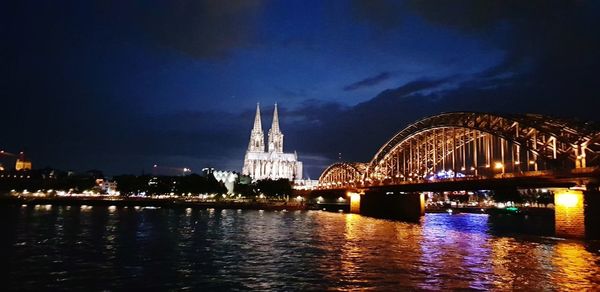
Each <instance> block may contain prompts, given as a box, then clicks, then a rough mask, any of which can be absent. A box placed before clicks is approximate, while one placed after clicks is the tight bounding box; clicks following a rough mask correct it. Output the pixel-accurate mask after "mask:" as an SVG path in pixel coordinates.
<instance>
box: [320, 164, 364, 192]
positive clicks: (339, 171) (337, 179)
mask: <svg viewBox="0 0 600 292" xmlns="http://www.w3.org/2000/svg"><path fill="white" fill-rule="evenodd" d="M367 166H368V164H367V163H360V162H338V163H334V164H332V165H330V166H329V167H327V169H325V171H323V173H322V174H321V177H319V183H320V184H323V186H327V187H332V188H333V187H347V186H356V185H360V184H361V182H362V181H363V177H364V175H365V171H366V169H367Z"/></svg>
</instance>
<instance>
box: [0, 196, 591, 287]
mask: <svg viewBox="0 0 600 292" xmlns="http://www.w3.org/2000/svg"><path fill="white" fill-rule="evenodd" d="M0 214H1V215H0V216H1V217H0V219H1V220H0V222H1V223H0V227H1V228H2V229H1V231H2V234H3V236H2V237H1V239H0V242H1V243H2V245H1V246H0V247H1V250H2V251H1V252H2V256H3V257H2V258H3V259H7V261H6V262H7V263H8V266H9V267H10V269H9V271H8V279H9V282H8V285H7V286H6V287H10V288H11V289H12V290H21V289H26V290H32V289H40V288H48V289H53V288H61V289H82V288H90V287H92V288H96V289H116V288H121V289H136V290H137V289H141V288H150V289H180V288H206V289H213V290H215V289H233V290H237V289H262V290H267V289H272V290H307V289H310V290H322V289H333V290H349V289H379V290H398V289H423V290H437V289H444V288H446V289H477V290H490V289H492V290H506V289H524V290H548V289H558V290H562V289H579V290H580V289H597V288H599V287H600V267H599V263H600V252H599V247H600V246H599V244H598V242H590V241H587V242H584V241H565V240H558V239H552V238H542V237H531V236H518V237H502V236H497V235H494V234H491V232H490V228H489V222H488V221H489V220H488V217H487V216H485V215H473V214H459V215H448V214H428V215H426V216H425V217H424V218H423V219H422V222H421V223H420V224H410V223H402V222H394V221H386V220H378V219H374V218H368V217H363V216H360V215H354V214H340V213H326V212H318V211H311V212H268V211H240V210H215V209H208V210H207V209H165V208H162V209H134V208H120V207H116V208H110V207H93V208H92V207H85V208H67V207H60V206H54V207H51V208H46V207H44V208H29V207H6V206H4V207H0Z"/></svg>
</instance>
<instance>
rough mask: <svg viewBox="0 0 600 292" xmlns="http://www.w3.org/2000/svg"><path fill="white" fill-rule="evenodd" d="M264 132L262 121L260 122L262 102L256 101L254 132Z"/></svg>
mask: <svg viewBox="0 0 600 292" xmlns="http://www.w3.org/2000/svg"><path fill="white" fill-rule="evenodd" d="M257 131H260V132H262V123H261V122H260V103H258V102H257V103H256V116H254V128H252V132H257Z"/></svg>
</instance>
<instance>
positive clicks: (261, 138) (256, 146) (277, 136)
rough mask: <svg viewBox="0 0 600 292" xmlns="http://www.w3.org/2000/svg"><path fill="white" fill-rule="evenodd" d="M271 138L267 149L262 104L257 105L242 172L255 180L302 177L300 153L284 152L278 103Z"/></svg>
mask: <svg viewBox="0 0 600 292" xmlns="http://www.w3.org/2000/svg"><path fill="white" fill-rule="evenodd" d="M268 137H269V140H268V142H269V143H268V144H267V145H266V146H267V151H265V135H264V132H263V130H262V124H261V119H260V106H259V105H258V104H257V105H256V116H255V117H254V127H253V128H252V131H251V132H250V143H249V145H248V150H247V151H246V156H245V157H244V168H243V169H242V174H244V175H249V176H250V177H252V179H253V180H259V179H280V178H286V179H289V180H290V181H294V180H295V179H301V178H302V162H300V161H298V155H297V154H296V153H295V152H294V153H284V152H283V133H281V129H280V128H279V116H278V114H277V104H275V110H274V112H273V123H272V124H271V129H270V130H269V134H268Z"/></svg>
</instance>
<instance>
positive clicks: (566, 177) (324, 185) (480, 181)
mask: <svg viewBox="0 0 600 292" xmlns="http://www.w3.org/2000/svg"><path fill="white" fill-rule="evenodd" d="M599 182H600V130H599V129H598V128H597V127H596V125H593V124H591V123H582V122H577V121H571V120H566V119H559V118H553V117H547V116H542V115H537V114H521V115H499V114H492V113H475V112H452V113H442V114H439V115H435V116H431V117H427V118H424V119H422V120H419V121H417V122H415V123H413V124H410V125H409V126H407V127H406V128H404V129H402V130H400V131H399V132H398V133H396V134H395V135H394V136H393V137H392V138H391V139H390V140H389V141H387V142H386V143H385V144H383V146H381V148H380V149H379V150H378V151H377V153H375V155H374V156H373V158H372V159H371V160H370V161H368V162H338V163H335V164H332V165H331V166H329V167H328V168H327V169H325V170H324V171H323V173H322V174H321V176H320V178H319V185H318V190H317V191H316V193H321V194H325V193H335V194H340V195H341V194H347V196H349V197H350V208H351V211H352V212H355V213H361V214H367V215H375V216H382V217H408V218H415V217H418V216H421V215H422V214H423V212H424V195H423V192H426V191H453V190H482V189H485V190H507V189H515V190H516V189H518V188H521V189H523V188H553V190H554V191H555V196H569V197H570V198H571V197H572V198H574V199H570V202H571V201H573V200H577V202H580V203H581V204H580V205H581V209H582V210H580V211H581V212H579V211H578V212H579V213H582V212H583V213H585V214H588V213H589V212H588V211H589V210H583V208H584V207H583V206H586V208H588V207H589V209H590V210H591V209H593V210H596V211H595V212H594V213H595V214H600V202H597V201H598V199H597V198H600V195H598V183H599ZM555 201H556V202H562V201H563V200H561V199H560V198H555ZM592 202H594V203H593V204H592ZM596 202H597V203H596ZM594 208H595V209H594ZM555 210H556V213H557V214H556V215H557V217H558V216H559V214H558V212H559V206H558V205H557V208H556V209H555ZM579 213H578V214H579ZM580 215H581V216H579V217H581V218H580V219H581V220H584V219H585V218H584V217H585V216H583V214H580ZM588 217H589V216H588ZM567 219H568V220H570V221H569V222H570V223H569V224H571V225H573V224H575V225H577V224H582V225H583V224H584V222H579V223H573V222H572V221H573V220H571V219H572V218H567ZM586 222H587V221H586ZM580 229H581V228H580Z"/></svg>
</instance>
